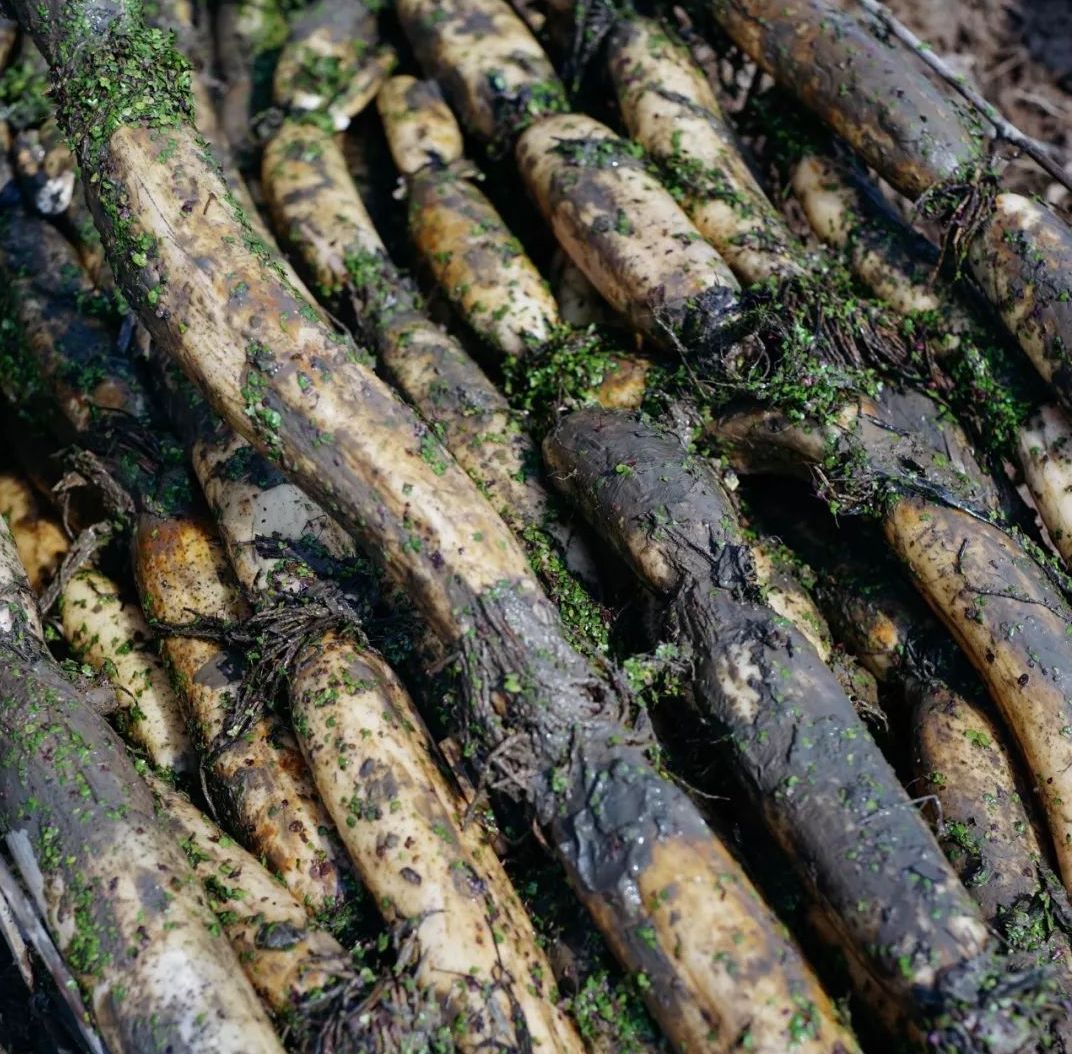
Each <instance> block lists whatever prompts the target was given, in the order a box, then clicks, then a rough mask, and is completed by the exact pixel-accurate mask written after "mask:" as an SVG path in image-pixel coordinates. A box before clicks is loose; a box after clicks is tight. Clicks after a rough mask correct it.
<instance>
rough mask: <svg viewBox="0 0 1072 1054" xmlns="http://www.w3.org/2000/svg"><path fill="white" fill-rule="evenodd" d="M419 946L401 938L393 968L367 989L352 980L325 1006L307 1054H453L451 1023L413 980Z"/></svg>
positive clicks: (439, 1005) (445, 1012) (447, 1014)
mask: <svg viewBox="0 0 1072 1054" xmlns="http://www.w3.org/2000/svg"><path fill="white" fill-rule="evenodd" d="M419 962H420V947H419V944H418V942H417V940H416V938H415V937H413V936H410V937H408V938H405V939H404V940H403V941H402V943H401V947H400V949H399V952H398V958H397V960H396V962H395V965H394V966H393V967H392V968H391V969H390V970H389V971H388V972H386V973H385V974H383V975H382V976H381V977H380V978H379V979H378V980H376V981H375V983H373V984H372V987H371V988H370V987H369V985H368V983H367V981H365V980H364V979H356V980H355V981H353V982H352V983H351V984H350V985H348V986H347V987H346V988H345V989H344V990H343V991H342V992H341V993H339V994H338V995H337V996H335V997H334V998H333V1000H332V1002H331V1008H330V1011H329V1012H328V1014H327V1016H326V1019H325V1020H324V1023H323V1024H322V1026H321V1027H320V1029H319V1031H318V1033H317V1035H316V1037H315V1039H314V1040H313V1042H312V1043H310V1044H309V1045H308V1047H307V1049H308V1051H309V1052H310V1054H356V1052H358V1051H360V1052H361V1054H453V1052H454V1050H455V1049H456V1044H455V1037H454V1022H453V1020H452V1018H451V1014H450V1010H449V1008H448V1007H447V1006H445V1005H444V1003H443V1000H442V999H441V998H440V997H439V996H438V995H437V994H436V993H434V992H433V991H431V990H430V989H429V988H427V987H425V986H422V985H421V984H419V983H418V982H417V980H416V968H417V965H418V964H419Z"/></svg>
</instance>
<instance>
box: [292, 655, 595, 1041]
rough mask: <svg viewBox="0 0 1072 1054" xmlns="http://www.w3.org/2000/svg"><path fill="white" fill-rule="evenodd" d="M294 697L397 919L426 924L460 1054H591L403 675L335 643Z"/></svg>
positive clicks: (349, 840) (364, 862)
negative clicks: (469, 827) (502, 890)
mask: <svg viewBox="0 0 1072 1054" xmlns="http://www.w3.org/2000/svg"><path fill="white" fill-rule="evenodd" d="M291 692H292V700H293V706H294V720H295V726H296V727H297V729H298V732H299V735H300V736H301V738H302V744H303V747H304V749H305V751H306V754H307V756H308V757H309V759H310V764H311V766H312V769H313V772H314V774H315V776H316V779H317V786H318V789H319V790H320V793H321V795H322V797H323V800H324V801H325V803H326V804H327V807H328V810H329V811H330V812H331V814H332V816H333V818H334V819H335V821H336V823H337V824H338V828H339V832H340V835H341V837H342V838H343V840H344V842H345V843H346V845H347V848H348V849H349V851H350V855H351V858H352V859H353V860H354V862H355V863H356V864H357V866H358V869H359V871H360V873H361V876H362V878H363V879H364V881H365V884H366V885H367V886H368V888H369V890H370V892H371V893H372V894H373V895H374V897H375V898H376V901H377V903H378V904H380V905H381V908H382V909H383V910H384V912H385V914H386V915H387V917H388V918H389V919H390V920H392V921H397V922H409V923H410V924H411V925H412V926H413V927H414V928H413V930H412V932H413V934H414V935H415V936H416V938H417V940H418V942H419V947H420V960H419V965H418V967H417V979H418V983H420V984H425V985H428V986H430V987H431V988H433V989H434V990H435V991H437V993H438V994H439V996H440V998H442V999H443V1000H444V1001H445V1002H446V1003H447V1004H448V1005H449V1006H450V1007H451V1017H452V1018H453V1017H454V1016H455V1015H460V1016H461V1019H462V1021H463V1022H464V1024H462V1025H460V1026H459V1029H458V1031H457V1032H456V1034H455V1042H457V1044H458V1046H459V1048H460V1049H462V1050H471V1051H477V1050H481V1049H485V1048H486V1047H487V1045H489V1044H494V1045H495V1049H502V1050H511V1051H514V1050H516V1051H521V1050H524V1049H526V1047H525V1044H526V1042H531V1043H532V1044H533V1045H534V1046H535V1047H536V1048H537V1049H539V1050H548V1051H556V1052H557V1051H563V1052H565V1051H575V1052H579V1051H580V1050H582V1049H583V1048H582V1045H581V1042H580V1039H579V1037H578V1036H577V1035H576V1033H575V1032H574V1030H573V1027H572V1025H570V1024H569V1022H568V1021H567V1019H566V1018H565V1017H564V1016H563V1015H562V1013H561V1012H560V1011H558V1010H556V1009H555V1008H554V1006H553V1002H554V993H553V992H552V991H551V990H550V989H549V987H548V986H549V985H550V984H551V983H552V973H551V968H550V966H549V964H548V963H547V961H546V959H545V957H544V955H543V954H542V952H540V951H539V950H538V949H537V945H536V939H535V934H534V933H533V932H532V929H531V924H530V923H529V921H528V919H527V918H526V917H525V915H524V914H523V913H522V914H520V915H517V914H514V913H513V912H512V911H510V910H509V908H511V907H513V906H514V905H513V904H512V903H510V902H509V901H508V903H507V904H506V905H504V904H502V903H501V902H499V899H498V897H497V895H496V893H497V890H496V889H495V885H494V884H493V883H490V882H489V881H488V880H487V878H486V877H485V875H486V874H487V871H486V869H485V868H484V866H483V865H482V863H481V861H480V860H478V859H475V858H474V857H473V855H472V854H471V852H470V849H469V846H468V845H467V844H466V843H467V841H468V839H465V838H463V837H462V836H461V833H460V826H459V823H458V808H457V802H456V798H455V796H454V795H453V794H452V793H451V792H450V791H449V789H448V787H447V784H446V782H445V780H444V779H443V777H442V775H441V774H440V773H439V771H438V769H437V768H436V766H435V763H434V761H433V760H432V754H431V741H430V738H429V736H428V734H427V731H426V730H425V728H424V726H423V724H422V723H421V720H420V718H419V717H418V716H417V713H416V710H415V708H414V707H413V703H412V702H411V700H410V699H409V697H408V695H407V693H406V691H405V689H404V688H403V687H402V685H401V683H400V682H399V681H398V679H397V678H396V677H395V675H394V674H393V673H392V671H391V670H390V669H389V668H388V667H387V665H386V664H385V663H384V662H383V660H382V659H380V658H379V657H378V656H377V655H376V654H375V653H374V652H369V651H367V650H366V649H363V648H361V647H359V646H356V645H354V644H353V643H351V642H350V641H347V640H346V639H344V638H341V637H337V636H330V635H329V636H327V637H325V638H324V639H323V640H321V641H320V642H319V643H318V644H317V645H315V646H312V647H309V648H306V649H305V651H304V652H303V653H302V655H301V656H300V658H299V659H298V661H297V664H296V667H295V671H294V677H293V681H292V687H291ZM488 852H490V851H489V850H485V853H488ZM496 870H497V869H496ZM495 877H496V878H501V877H502V876H501V875H499V874H496V875H495ZM512 899H513V898H510V900H511V901H512ZM504 908H506V909H507V910H504Z"/></svg>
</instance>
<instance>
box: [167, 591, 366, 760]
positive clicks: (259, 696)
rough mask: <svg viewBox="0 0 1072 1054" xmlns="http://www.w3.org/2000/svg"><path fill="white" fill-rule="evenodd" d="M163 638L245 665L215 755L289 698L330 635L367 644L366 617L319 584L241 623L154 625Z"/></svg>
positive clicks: (209, 620)
mask: <svg viewBox="0 0 1072 1054" xmlns="http://www.w3.org/2000/svg"><path fill="white" fill-rule="evenodd" d="M150 625H151V628H152V629H153V630H154V631H155V632H156V633H158V634H159V635H161V636H172V637H194V638H198V639H201V640H211V641H216V642H219V643H221V644H223V645H225V646H226V647H229V648H234V649H235V651H236V652H238V653H240V654H241V655H242V657H243V659H244V662H245V672H244V674H243V677H242V684H241V687H240V689H239V691H238V692H237V694H236V697H235V699H234V702H233V704H232V709H231V712H230V714H229V716H228V719H227V721H226V722H225V723H224V726H223V728H222V729H221V731H220V733H219V736H218V737H217V741H216V742H215V743H214V744H212V748H211V753H212V755H213V756H215V755H216V754H218V753H220V752H222V751H223V750H226V749H227V747H229V746H230V745H231V744H232V743H233V742H234V741H235V740H236V739H238V738H240V737H241V736H243V735H244V734H245V733H246V732H248V731H249V729H250V728H251V727H252V726H253V725H254V724H255V723H256V722H257V721H258V720H259V719H260V718H261V717H262V716H263V715H264V714H265V712H266V711H267V710H268V709H269V708H271V707H272V706H273V705H274V704H275V703H276V702H277V701H278V700H280V699H282V698H283V697H284V695H285V691H284V690H285V688H286V685H287V683H288V682H289V679H290V672H291V670H292V669H293V668H294V664H295V663H296V662H297V660H298V657H299V656H300V655H301V654H302V652H303V651H304V650H305V648H307V647H309V646H310V645H312V644H315V643H316V642H317V641H318V640H321V639H322V638H323V637H325V636H326V635H328V634H329V633H339V634H347V635H349V636H351V637H353V638H354V639H356V640H357V641H358V642H359V643H360V644H361V645H363V646H368V642H367V640H366V638H365V633H364V630H363V629H362V628H361V618H360V615H359V614H358V612H357V610H356V609H355V608H354V607H353V606H352V604H351V603H350V601H349V599H348V598H347V597H346V596H345V595H344V593H343V592H342V590H341V589H340V588H339V587H338V586H337V585H336V584H335V583H334V582H324V581H318V582H315V583H313V584H311V585H310V586H309V587H308V589H306V590H305V592H303V593H302V594H301V597H300V599H299V600H297V601H295V602H291V603H286V602H284V603H282V604H278V605H275V606H273V607H269V608H265V609H264V610H263V611H258V612H257V613H256V614H254V615H251V616H250V617H249V618H248V619H244V620H243V621H241V622H233V621H224V620H222V619H215V618H210V617H203V616H202V617H197V618H194V619H192V620H191V621H190V622H185V623H180V624H175V623H164V622H158V621H154V622H152V623H150Z"/></svg>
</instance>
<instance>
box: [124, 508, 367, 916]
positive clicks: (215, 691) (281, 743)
mask: <svg viewBox="0 0 1072 1054" xmlns="http://www.w3.org/2000/svg"><path fill="white" fill-rule="evenodd" d="M135 572H136V574H137V578H138V586H139V591H140V593H141V597H142V604H143V606H144V608H145V610H146V613H147V614H148V615H149V616H150V617H151V618H155V619H158V620H159V621H160V622H162V623H164V624H166V625H170V626H182V625H183V624H188V623H191V622H197V621H198V620H202V621H203V620H206V619H209V620H212V619H219V620H223V621H225V622H237V621H239V620H240V619H241V618H242V617H243V616H244V615H245V610H244V608H243V606H242V604H241V601H240V599H239V597H238V593H237V589H236V588H235V586H234V585H233V583H232V582H231V581H230V578H229V574H228V572H227V569H226V564H225V560H224V556H223V553H222V551H221V550H220V546H219V542H218V541H217V540H216V539H215V538H214V537H213V535H212V532H211V529H210V528H209V527H208V525H207V524H205V523H204V522H203V521H201V520H199V519H197V518H192V517H182V516H176V517H172V518H168V519H165V518H162V517H156V516H153V515H152V514H149V513H146V514H143V516H142V517H141V520H140V521H139V524H138V527H137V535H136V543H135ZM163 652H164V657H165V659H166V660H167V663H168V665H169V666H170V668H171V670H172V676H173V679H174V681H175V683H176V685H177V687H178V688H179V690H180V691H181V692H182V695H183V697H184V698H185V700H186V706H187V709H188V712H189V716H190V719H191V722H192V724H193V726H194V728H195V730H196V733H197V737H198V739H199V740H200V742H201V744H202V749H203V750H205V751H211V752H212V756H211V760H210V764H209V770H210V772H211V774H212V776H213V777H214V780H215V781H216V782H217V784H218V788H219V792H220V793H221V794H222V795H223V796H224V798H225V800H226V802H227V806H228V809H229V811H230V812H231V813H232V815H233V818H234V821H235V823H236V829H238V830H241V831H242V834H243V837H244V839H245V840H246V842H247V844H248V845H250V846H252V847H253V848H254V849H255V851H256V852H257V854H258V855H260V856H262V857H263V858H264V859H265V860H267V861H268V862H269V864H270V866H271V867H272V869H273V870H274V871H276V872H278V873H279V875H280V876H281V877H282V878H283V880H284V881H285V882H286V883H287V887H288V888H289V889H290V890H291V892H292V893H293V894H294V895H295V896H296V897H297V898H298V900H300V901H301V902H302V903H303V904H305V905H306V908H307V910H309V911H310V912H314V913H315V912H316V911H318V910H320V909H321V908H322V907H324V906H326V905H331V904H334V903H335V902H337V901H338V900H340V899H341V898H342V897H343V896H344V895H345V888H344V887H345V872H346V870H347V868H346V865H345V863H344V859H345V858H344V856H343V854H342V850H341V847H340V846H339V845H338V843H337V841H336V839H335V836H334V833H333V831H332V828H331V823H330V820H329V819H328V816H327V814H326V813H325V812H324V809H323V806H322V805H321V804H320V803H319V802H318V800H317V797H316V791H315V789H314V788H313V785H312V781H311V779H310V776H309V773H308V771H307V769H306V767H305V763H304V761H303V760H302V757H301V752H300V750H299V749H298V744H297V743H296V742H295V741H294V739H293V736H292V735H291V734H290V733H288V732H286V731H285V730H284V729H283V728H282V726H281V725H280V724H279V722H278V721H277V720H276V719H274V718H264V719H262V720H260V721H258V722H256V724H254V725H253V727H252V729H251V730H250V731H249V733H247V735H245V736H244V737H242V739H241V740H239V741H237V742H234V743H227V742H226V738H225V734H224V728H225V725H226V721H227V719H228V716H229V714H230V713H231V710H232V708H233V706H234V703H235V701H236V698H237V693H238V690H239V688H240V686H241V682H242V674H243V663H242V659H241V656H240V655H239V654H237V653H236V652H235V651H233V650H230V649H228V648H227V647H226V646H225V645H222V644H218V643H216V642H213V641H208V640H198V639H196V638H195V637H185V636H181V635H175V636H169V637H168V638H167V639H166V640H165V641H164V645H163ZM221 740H222V741H223V744H224V745H223V747H222V749H221V750H218V751H217V750H216V748H217V747H218V746H220V745H221Z"/></svg>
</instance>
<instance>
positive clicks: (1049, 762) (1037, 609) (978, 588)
mask: <svg viewBox="0 0 1072 1054" xmlns="http://www.w3.org/2000/svg"><path fill="white" fill-rule="evenodd" d="M884 526H885V531H886V537H887V539H888V540H889V542H890V544H891V545H892V546H893V548H894V550H895V551H896V552H897V554H898V555H899V556H900V557H901V559H902V560H903V561H904V562H905V563H906V564H907V565H908V567H909V569H910V570H911V572H912V576H913V579H914V580H915V582H916V585H917V586H918V587H919V589H920V591H921V592H922V593H923V595H924V597H925V598H926V599H927V601H928V603H929V604H930V605H931V607H932V608H933V609H934V610H935V612H936V614H937V615H938V616H939V617H940V618H941V619H942V621H943V622H945V624H946V626H947V627H948V628H949V629H950V631H951V632H952V633H953V635H954V637H956V639H957V640H958V642H959V643H960V645H961V647H962V648H963V649H964V651H965V652H966V653H967V655H968V657H969V658H970V659H971V661H972V663H973V665H974V666H975V668H976V669H977V670H978V671H979V674H980V676H981V677H982V679H983V681H984V682H985V683H986V685H987V687H988V689H989V690H990V694H991V697H992V698H993V700H994V702H995V703H996V704H997V706H998V709H999V710H1000V711H1001V714H1002V716H1003V717H1004V719H1005V721H1006V723H1007V725H1008V727H1009V729H1010V731H1011V732H1012V734H1013V736H1014V738H1015V739H1016V742H1017V744H1018V746H1019V747H1020V750H1021V751H1022V753H1023V755H1024V758H1025V760H1026V761H1027V764H1028V768H1029V770H1030V773H1031V780H1032V783H1033V786H1034V789H1035V792H1036V793H1037V794H1038V796H1039V800H1040V804H1041V806H1042V809H1043V812H1044V813H1045V816H1046V819H1047V823H1048V826H1049V829H1050V833H1051V835H1052V836H1053V840H1054V847H1055V849H1056V852H1057V859H1058V864H1059V867H1060V871H1061V875H1062V877H1063V878H1064V881H1065V884H1066V886H1067V885H1069V883H1070V882H1072V736H1070V734H1069V729H1070V728H1072V703H1070V701H1069V700H1070V696H1072V690H1070V686H1072V682H1070V681H1069V677H1070V676H1072V669H1070V668H1069V663H1068V654H1069V652H1070V650H1072V645H1070V643H1069V636H1070V632H1072V612H1069V610H1068V608H1067V606H1066V604H1065V601H1064V599H1063V598H1062V597H1061V596H1060V594H1059V593H1058V592H1057V590H1056V589H1055V588H1054V587H1053V586H1051V585H1050V584H1049V582H1047V581H1046V579H1045V578H1044V576H1043V574H1042V571H1041V569H1040V568H1039V566H1038V565H1037V564H1036V563H1034V561H1032V560H1031V559H1030V558H1029V557H1027V556H1026V555H1025V554H1024V553H1023V552H1022V551H1021V550H1020V549H1019V548H1018V547H1017V546H1016V545H1015V543H1014V542H1013V541H1011V540H1010V539H1009V538H1008V536H1007V535H1005V534H1004V533H1002V532H1001V531H1000V530H999V529H998V528H996V527H993V526H991V525H989V524H987V523H984V522H982V521H980V520H978V519H976V518H974V517H971V516H969V515H968V514H967V513H964V512H961V511H960V510H958V509H954V508H950V507H948V506H942V505H938V504H935V503H933V502H927V501H925V500H923V499H922V498H902V499H900V500H897V501H895V502H894V503H893V505H892V507H891V508H890V509H889V511H888V512H887V513H886V516H885V520H884Z"/></svg>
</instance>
